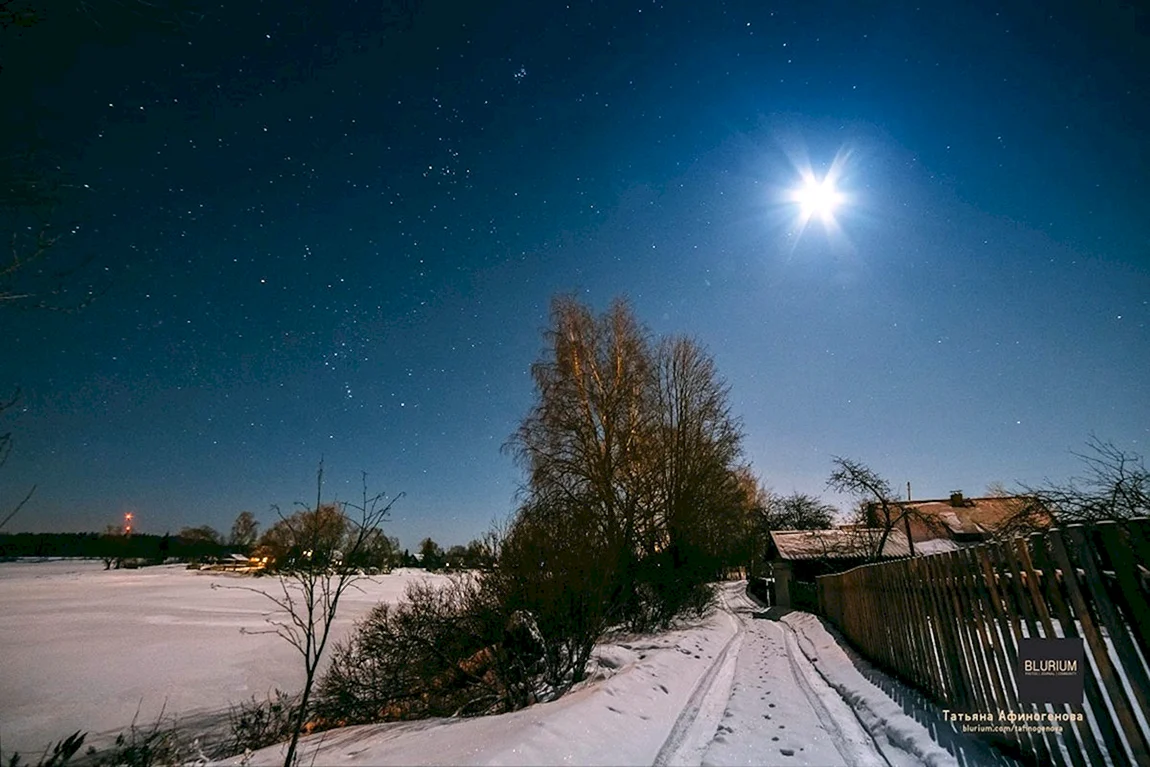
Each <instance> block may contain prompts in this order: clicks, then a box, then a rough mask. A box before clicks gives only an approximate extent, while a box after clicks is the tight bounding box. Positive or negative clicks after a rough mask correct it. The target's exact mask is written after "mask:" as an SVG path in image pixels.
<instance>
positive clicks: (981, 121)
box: [0, 0, 1150, 547]
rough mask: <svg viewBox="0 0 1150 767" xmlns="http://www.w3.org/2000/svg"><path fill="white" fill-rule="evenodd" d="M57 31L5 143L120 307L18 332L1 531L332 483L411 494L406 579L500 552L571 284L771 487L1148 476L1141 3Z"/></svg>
mask: <svg viewBox="0 0 1150 767" xmlns="http://www.w3.org/2000/svg"><path fill="white" fill-rule="evenodd" d="M33 5H37V4H36V3H34V4H33ZM42 5H45V6H50V8H49V10H45V11H43V12H42V14H41V15H42V18H41V19H40V22H39V23H38V24H36V25H34V26H32V27H30V28H27V29H20V28H15V27H10V28H8V29H3V30H0V64H2V65H3V70H2V71H0V104H2V105H3V109H0V145H3V146H6V147H14V148H19V149H21V150H24V149H30V150H34V151H35V152H36V153H37V155H36V156H38V157H48V158H51V161H50V162H51V164H52V166H53V167H54V168H58V170H56V171H54V173H55V174H56V177H58V178H60V179H63V181H64V185H63V186H62V187H61V193H60V202H59V204H58V205H57V206H56V207H55V209H54V211H53V220H54V221H55V222H56V224H57V226H58V227H60V228H61V230H62V231H64V232H66V236H65V237H63V238H62V239H61V241H60V243H59V244H58V245H57V249H56V252H55V253H54V254H53V257H54V258H58V259H60V260H62V261H65V262H66V261H68V260H70V259H76V260H80V261H82V262H84V263H85V264H86V265H85V268H84V269H83V270H82V273H81V275H80V276H78V277H76V279H77V280H80V281H81V285H83V286H94V287H95V288H96V289H97V291H98V292H99V293H100V295H99V297H98V298H97V300H95V301H94V302H93V303H91V304H90V305H89V306H86V307H85V308H83V309H82V310H80V311H76V312H44V311H13V310H8V309H5V310H4V313H3V314H2V315H0V322H2V323H3V324H2V326H0V327H2V328H3V333H0V355H2V356H0V360H2V361H3V362H2V363H0V385H2V386H3V387H4V389H5V390H10V389H13V388H15V387H17V386H19V387H20V389H21V391H22V400H21V403H20V406H19V407H18V408H15V409H13V410H11V411H9V412H8V413H6V414H5V415H4V416H3V418H4V423H3V426H4V428H5V429H11V430H12V432H13V435H14V438H15V442H14V449H13V452H12V455H11V458H10V460H9V461H8V464H7V465H6V466H5V467H3V469H2V470H0V502H3V503H4V504H5V505H10V503H11V502H12V501H13V500H14V499H17V498H18V497H19V496H21V495H22V494H23V492H24V491H26V489H27V488H28V487H29V486H31V485H33V484H35V485H37V490H36V493H35V495H34V497H33V500H32V501H30V502H29V505H28V506H27V507H26V508H25V509H24V510H23V511H22V512H21V513H20V515H19V516H18V517H17V518H16V519H14V520H13V522H12V523H10V525H9V530H44V531H52V530H60V531H63V530H100V529H103V527H104V525H106V524H108V523H115V522H118V521H119V519H120V517H121V516H122V514H123V513H124V512H126V511H132V512H134V513H135V515H136V520H137V529H139V530H141V531H144V532H155V533H162V532H165V531H169V530H170V531H173V532H174V531H176V530H178V529H179V528H180V527H182V526H185V525H200V524H210V525H213V526H215V527H217V528H218V529H221V530H224V531H225V532H226V531H227V529H228V528H229V527H230V525H231V522H232V520H233V519H234V518H235V516H236V514H237V513H238V512H239V511H241V510H245V509H247V510H251V511H253V512H255V513H256V515H257V517H259V518H260V519H261V520H262V521H263V522H264V523H265V524H266V523H268V522H270V521H271V520H272V519H273V518H274V517H273V516H272V514H271V513H270V512H269V511H268V509H269V506H270V504H273V503H276V504H280V505H281V506H283V507H285V508H287V507H290V506H291V505H292V503H293V502H295V501H306V500H308V499H310V498H312V497H314V474H315V468H316V465H317V463H318V461H319V460H320V458H321V457H322V458H323V460H324V461H325V465H326V468H327V477H328V485H327V495H328V496H330V497H339V498H341V499H349V498H354V497H355V496H356V495H357V494H358V492H359V484H360V473H361V472H367V474H368V483H369V485H370V486H371V488H372V490H373V491H385V492H388V493H391V494H395V493H398V492H401V491H402V492H404V493H406V497H405V498H403V499H402V500H401V501H400V502H399V504H398V505H397V506H396V510H395V513H394V515H393V518H392V520H391V521H390V522H389V523H388V531H389V533H391V534H394V535H397V536H399V538H400V539H401V541H402V543H403V544H404V545H405V546H410V547H414V546H415V545H416V544H417V542H418V541H419V539H420V538H422V537H423V536H426V535H430V536H432V537H434V538H435V539H436V540H437V541H439V542H440V543H442V544H444V545H450V544H453V543H465V542H466V541H467V540H469V539H470V538H473V537H477V536H478V535H480V534H481V533H482V532H483V531H484V530H485V529H486V528H487V526H488V525H489V523H490V522H491V521H492V520H495V519H502V518H505V517H506V516H507V515H508V514H509V513H510V512H511V511H512V509H513V508H514V503H515V493H516V489H517V487H518V484H519V482H520V481H521V474H520V472H519V471H518V470H517V468H516V467H515V466H514V464H513V462H512V460H511V458H510V457H509V456H507V455H505V454H504V453H502V452H501V450H500V447H501V445H502V444H503V443H504V442H505V441H506V440H507V438H508V436H509V435H510V434H511V433H512V431H513V430H514V428H515V426H516V425H517V423H518V421H519V420H520V419H521V418H522V417H523V416H524V415H525V414H526V413H527V411H528V409H529V408H530V406H531V403H532V401H533V389H532V384H531V380H530V376H529V366H530V365H531V363H532V362H533V361H535V360H536V359H537V358H538V357H539V355H540V354H541V352H542V349H543V341H542V338H541V330H542V329H543V328H544V327H545V326H546V324H547V320H548V305H549V301H550V299H551V297H552V296H553V295H554V294H556V293H559V292H573V293H575V294H577V295H579V296H580V297H581V298H582V299H583V300H585V301H586V302H588V303H590V304H591V305H592V306H594V307H596V308H604V307H605V306H606V305H607V303H608V302H609V301H610V300H611V298H612V297H614V296H617V295H626V296H627V297H628V298H629V299H630V300H631V302H632V305H633V307H634V309H635V311H636V313H637V315H638V317H639V318H640V319H641V320H642V321H643V322H644V323H646V325H647V326H648V327H649V328H650V330H651V331H652V332H653V333H656V334H670V333H683V334H689V335H692V336H694V337H696V338H697V339H699V340H700V341H701V342H702V343H703V344H705V345H706V346H707V348H708V349H709V350H710V351H711V352H712V353H713V355H714V357H715V359H716V363H717V365H718V368H719V370H720V372H721V373H722V374H723V375H724V377H725V378H726V380H727V382H728V383H729V385H730V389H731V404H732V408H733V411H734V413H735V414H736V415H738V416H739V417H740V418H742V420H743V424H744V429H745V432H746V441H745V447H746V453H747V458H748V459H749V460H750V461H751V462H753V465H754V467H755V469H756V470H757V471H758V472H759V473H760V474H761V475H762V477H763V480H764V481H765V482H766V483H767V484H768V485H769V486H770V487H771V488H773V489H774V490H776V491H779V492H783V493H787V492H791V491H793V490H797V491H802V492H808V493H813V494H819V495H823V496H824V497H826V498H827V499H828V500H831V501H833V502H841V501H842V500H843V499H838V498H836V497H835V496H833V495H827V493H826V490H825V482H826V478H827V475H828V474H829V472H830V469H831V459H832V456H835V455H844V456H850V457H853V458H858V459H860V460H863V461H865V462H867V463H868V464H869V465H871V467H872V468H874V469H876V470H877V471H879V472H880V473H882V474H883V475H885V476H886V477H887V478H888V479H890V480H891V482H892V484H894V485H895V486H897V487H902V486H904V484H905V482H907V481H909V482H911V483H912V488H913V492H914V495H915V497H920V498H922V497H939V496H941V495H945V494H946V493H948V492H949V491H951V490H953V489H962V490H964V491H965V492H966V493H967V494H968V495H976V494H979V493H981V492H982V491H983V490H984V489H985V488H986V486H987V485H988V484H989V483H991V482H995V481H1000V482H1003V483H1006V484H1007V485H1008V486H1009V485H1012V484H1014V483H1016V482H1026V483H1037V482H1041V481H1042V480H1043V479H1044V478H1052V479H1064V478H1066V477H1067V476H1069V475H1071V474H1074V473H1075V472H1076V470H1077V468H1078V464H1077V462H1076V459H1075V457H1074V456H1073V455H1072V453H1071V451H1073V450H1079V449H1081V448H1082V446H1083V444H1084V443H1085V441H1086V440H1087V439H1089V438H1090V437H1091V436H1092V435H1095V436H1097V437H1099V438H1101V439H1104V440H1110V441H1113V442H1114V443H1115V444H1116V445H1118V446H1119V447H1122V448H1124V449H1129V450H1133V451H1136V452H1141V453H1145V452H1146V448H1147V445H1148V443H1150V397H1148V396H1147V395H1148V393H1150V392H1148V384H1147V382H1148V380H1150V378H1148V376H1147V371H1150V327H1148V323H1150V303H1148V301H1150V98H1148V94H1150V54H1148V53H1147V52H1148V51H1150V19H1148V17H1147V16H1146V15H1144V14H1142V15H1139V12H1138V11H1137V10H1136V9H1135V8H1134V4H1126V3H1116V2H1110V0H1103V2H1101V3H1097V4H1093V3H1092V4H1080V3H1057V2H1008V3H981V2H971V3H966V2H963V3H949V4H936V3H922V4H921V6H920V7H917V8H916V7H914V5H913V4H910V3H902V2H890V3H885V2H856V3H825V2H811V3H769V2H762V1H761V0H755V1H754V2H750V1H748V2H738V1H736V0H729V1H726V2H723V1H721V0H717V1H716V2H714V3H710V2H707V3H700V2H694V1H693V0H668V1H667V2H622V1H620V2H574V1H572V2H570V3H564V2H549V1H547V0H539V1H534V0H533V1H532V2H493V3H474V2H455V1H454V0H427V1H426V2H421V1H420V0H373V1H372V2H354V1H352V0H332V2H330V3H308V2H302V1H301V0H275V1H274V2H259V1H258V0H250V1H248V2H239V3H232V2H227V1H223V2H213V3H207V2H200V0H155V2H149V3H143V2H142V1H140V0H86V1H84V2H80V0H76V2H74V3H70V2H66V0H57V2H55V3H51V4H42ZM832 167H834V168H835V174H836V177H837V183H838V188H839V190H840V192H841V193H842V195H843V197H844V201H845V202H844V204H843V205H842V206H841V207H840V208H839V209H838V211H837V212H836V214H835V217H834V220H833V221H832V222H830V223H824V222H823V221H822V220H820V219H818V218H817V217H816V218H815V219H813V220H811V221H810V222H808V223H807V225H806V226H802V224H801V221H799V220H798V215H797V213H798V211H797V206H796V205H795V203H794V201H793V199H792V196H791V195H792V192H793V190H794V189H795V188H796V184H797V183H798V181H799V177H800V174H801V173H802V172H803V170H804V169H809V170H810V171H811V172H813V174H814V175H815V176H816V177H821V176H823V174H826V173H827V172H828V171H829V170H830V169H831V168H832Z"/></svg>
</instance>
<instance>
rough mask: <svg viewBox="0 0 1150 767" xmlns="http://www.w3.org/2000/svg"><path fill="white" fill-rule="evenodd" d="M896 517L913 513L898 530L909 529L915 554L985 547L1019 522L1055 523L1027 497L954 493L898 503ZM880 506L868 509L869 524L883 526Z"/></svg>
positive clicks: (1029, 525)
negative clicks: (969, 546)
mask: <svg viewBox="0 0 1150 767" xmlns="http://www.w3.org/2000/svg"><path fill="white" fill-rule="evenodd" d="M893 505H894V506H896V507H897V509H898V511H897V512H896V515H897V516H902V512H903V511H905V510H907V509H908V508H913V509H914V513H912V514H909V515H908V516H907V519H906V522H905V524H903V523H900V524H899V525H898V527H899V528H901V529H902V530H903V532H904V533H905V532H906V527H909V531H910V540H911V542H912V543H913V545H914V552H913V553H914V554H936V553H938V552H940V551H949V550H951V549H954V548H959V547H962V546H968V545H972V544H975V543H982V542H984V541H987V540H989V539H991V538H993V537H994V536H995V535H997V534H998V533H1000V532H1003V531H1005V530H1007V529H1016V528H1018V527H1019V524H1020V522H1021V523H1022V527H1023V528H1024V529H1025V528H1029V529H1045V528H1047V527H1049V526H1050V525H1051V523H1052V521H1053V518H1052V517H1051V516H1050V513H1049V512H1047V511H1046V510H1045V509H1043V508H1042V507H1041V506H1039V505H1037V503H1036V501H1035V499H1033V498H1028V497H1026V496H1017V495H1014V496H993V497H988V498H967V497H965V496H964V495H963V494H962V491H961V490H955V491H954V492H953V493H951V494H950V497H949V498H946V499H939V500H925V501H896V502H895V503H894V504H893ZM878 515H879V506H878V504H876V503H872V504H870V505H868V507H867V516H868V519H867V521H868V524H870V525H871V526H878V525H880V524H881V523H880V521H879V519H878Z"/></svg>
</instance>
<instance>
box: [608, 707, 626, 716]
mask: <svg viewBox="0 0 1150 767" xmlns="http://www.w3.org/2000/svg"><path fill="white" fill-rule="evenodd" d="M607 710H608V711H614V712H615V713H616V714H622V713H623V712H622V711H620V710H619V709H617V708H615V707H614V706H607Z"/></svg>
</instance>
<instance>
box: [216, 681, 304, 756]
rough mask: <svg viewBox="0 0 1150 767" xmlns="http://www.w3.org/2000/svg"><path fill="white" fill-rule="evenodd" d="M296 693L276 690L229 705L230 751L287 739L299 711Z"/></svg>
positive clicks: (256, 747)
mask: <svg viewBox="0 0 1150 767" xmlns="http://www.w3.org/2000/svg"><path fill="white" fill-rule="evenodd" d="M299 703H300V699H299V696H298V695H291V694H289V693H285V692H282V691H280V690H278V689H277V690H275V691H274V692H273V693H272V694H270V695H268V696H267V698H265V699H264V700H260V699H258V698H256V697H255V696H254V695H253V696H252V699H251V701H241V702H240V703H239V704H238V705H234V706H232V707H231V709H230V711H229V715H228V726H229V728H230V730H231V732H230V735H231V740H230V741H229V743H228V746H229V753H232V754H238V753H242V752H244V751H247V750H251V751H256V750H258V749H261V748H264V747H265V746H271V745H275V744H276V743H282V742H283V741H285V740H287V739H289V738H290V737H291V734H292V727H293V726H294V724H295V721H296V717H297V716H298V714H299Z"/></svg>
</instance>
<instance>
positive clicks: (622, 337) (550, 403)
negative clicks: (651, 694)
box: [508, 296, 651, 578]
mask: <svg viewBox="0 0 1150 767" xmlns="http://www.w3.org/2000/svg"><path fill="white" fill-rule="evenodd" d="M545 337H546V339H547V342H548V346H549V348H548V350H547V352H546V354H545V356H544V358H543V359H542V360H540V361H539V362H536V363H535V364H533V365H532V366H531V375H532V378H534V379H535V386H536V390H537V392H538V396H539V399H538V401H537V403H536V404H535V406H534V407H533V408H532V410H531V412H530V413H529V414H528V416H527V417H526V418H525V419H524V420H523V423H522V424H521V425H520V427H519V429H518V430H517V431H516V432H515V434H514V435H513V436H512V438H511V441H510V442H509V443H508V448H509V449H510V450H511V451H512V452H513V453H514V455H515V456H516V458H517V459H518V461H519V463H520V464H521V465H522V466H523V467H524V468H525V469H526V470H527V474H528V477H527V485H526V488H525V489H524V490H525V494H526V501H527V503H526V504H525V506H530V507H532V508H534V509H535V510H536V511H535V514H536V516H537V519H536V523H541V521H542V520H543V518H544V517H545V516H546V515H548V514H557V513H566V512H567V511H571V510H574V509H580V510H588V511H589V512H590V514H589V516H588V521H589V522H590V523H591V525H592V526H591V527H590V528H589V529H587V530H585V531H584V535H586V536H588V537H590V538H591V539H592V540H594V541H597V542H598V544H599V545H600V546H602V547H603V548H604V549H605V550H608V551H610V552H611V556H612V557H613V558H614V560H615V562H616V565H615V566H614V567H616V568H618V569H619V570H626V569H627V568H628V567H629V560H630V559H631V558H633V557H634V555H635V552H636V548H637V540H638V535H639V531H638V529H637V528H638V526H639V520H638V517H639V512H640V508H641V503H642V500H643V493H644V492H645V490H646V488H645V487H644V486H643V484H644V483H643V477H642V476H641V475H640V472H641V471H642V470H643V469H644V468H645V464H644V462H643V461H642V460H641V455H642V451H643V449H644V439H645V438H646V437H647V436H648V435H649V434H650V417H651V408H650V407H649V406H648V397H649V396H650V386H649V382H650V376H651V353H650V342H649V340H648V337H647V333H646V331H645V330H644V329H643V328H642V327H640V325H639V323H638V322H637V321H636V320H635V317H634V315H633V314H632V313H631V310H630V307H628V306H627V304H626V303H625V302H624V301H622V300H616V301H614V302H613V303H612V304H611V306H610V308H608V310H607V311H606V312H605V313H604V314H603V315H602V316H600V317H596V316H595V315H594V314H593V313H592V312H591V310H590V309H589V308H588V307H586V306H585V305H583V304H581V303H579V302H578V301H577V300H575V299H574V298H573V297H570V296H560V297H557V298H555V299H554V300H553V301H552V305H551V328H550V329H549V330H548V331H547V332H546V334H545ZM565 510H566V511H565ZM605 575H607V574H605ZM610 577H611V576H609V575H608V578H610Z"/></svg>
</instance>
